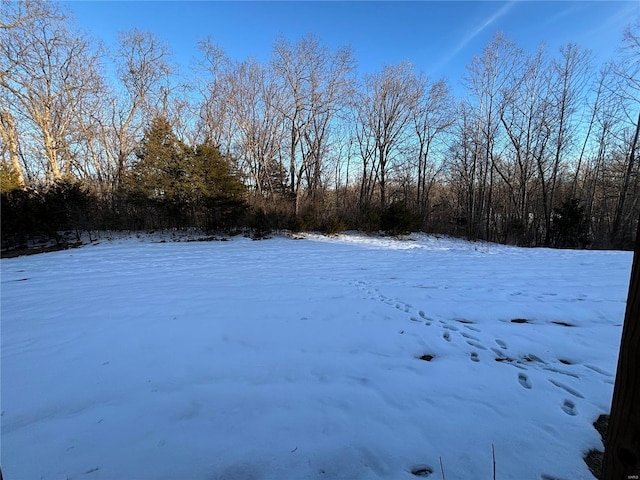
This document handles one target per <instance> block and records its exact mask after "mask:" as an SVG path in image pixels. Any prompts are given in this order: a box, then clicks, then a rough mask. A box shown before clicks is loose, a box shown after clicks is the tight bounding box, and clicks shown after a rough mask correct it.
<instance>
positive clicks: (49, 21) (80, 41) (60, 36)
mask: <svg viewBox="0 0 640 480" xmlns="http://www.w3.org/2000/svg"><path fill="white" fill-rule="evenodd" d="M15 5H16V8H18V9H19V8H21V7H20V6H21V5H22V4H21V3H16V4H15ZM26 5H27V7H25V9H26V11H27V12H31V13H33V12H37V14H33V15H28V16H26V17H23V18H22V20H21V21H19V22H14V23H13V24H12V25H13V26H12V28H3V29H2V31H1V34H2V38H1V41H0V70H1V71H2V75H0V91H1V96H0V102H1V105H0V106H1V107H2V112H3V113H2V122H0V123H1V124H2V132H3V138H4V137H7V138H9V140H10V141H9V143H8V144H9V145H10V150H11V151H13V153H12V154H11V155H12V156H13V159H12V164H13V163H14V162H15V150H16V148H15V145H16V143H17V142H16V141H15V136H16V132H17V135H23V136H27V135H29V134H31V133H35V132H37V137H36V138H34V140H33V142H34V145H38V146H39V150H40V151H41V152H42V153H43V156H44V159H45V160H46V172H47V174H48V175H49V176H50V177H51V178H52V179H54V180H59V179H61V178H62V177H63V175H71V173H72V169H73V168H74V164H73V159H72V157H71V155H70V154H69V152H70V135H71V133H72V130H73V128H74V126H75V124H74V121H75V120H76V112H77V111H78V109H79V108H80V107H79V106H80V105H82V104H83V103H84V102H86V101H87V97H88V96H89V95H90V94H91V92H92V89H93V85H92V79H93V78H95V65H96V63H97V57H96V54H95V52H94V51H92V48H91V45H90V43H89V41H88V40H87V39H86V38H85V37H84V36H82V35H81V34H80V33H78V32H73V31H71V30H70V29H69V26H68V22H67V18H66V17H65V16H64V15H63V14H62V13H61V12H60V11H59V10H58V8H57V6H56V5H55V4H51V3H46V4H44V3H43V4H38V7H37V9H35V10H34V9H31V7H29V6H28V5H29V3H27V4H26ZM16 117H19V121H20V122H21V123H22V122H24V123H25V124H27V123H28V124H29V125H30V126H25V127H24V128H17V129H16V128H15V124H16ZM14 168H15V166H14Z"/></svg>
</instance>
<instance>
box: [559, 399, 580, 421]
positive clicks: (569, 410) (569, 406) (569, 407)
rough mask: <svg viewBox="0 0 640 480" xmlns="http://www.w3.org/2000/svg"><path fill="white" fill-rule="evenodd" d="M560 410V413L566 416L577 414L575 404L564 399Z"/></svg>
mask: <svg viewBox="0 0 640 480" xmlns="http://www.w3.org/2000/svg"><path fill="white" fill-rule="evenodd" d="M560 408H562V411H563V412H564V413H566V414H567V415H571V416H572V417H573V416H575V415H576V413H577V412H576V404H575V403H573V402H572V401H571V400H568V399H566V398H565V399H564V400H563V401H562V406H561V407H560Z"/></svg>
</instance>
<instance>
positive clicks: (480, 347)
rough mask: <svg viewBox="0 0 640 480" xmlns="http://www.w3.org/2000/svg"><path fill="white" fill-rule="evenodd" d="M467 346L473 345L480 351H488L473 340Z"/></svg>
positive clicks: (468, 341)
mask: <svg viewBox="0 0 640 480" xmlns="http://www.w3.org/2000/svg"><path fill="white" fill-rule="evenodd" d="M467 344H469V345H471V346H472V347H476V348H479V349H480V350H486V349H487V347H485V346H484V345H482V344H481V343H478V342H474V341H472V340H467Z"/></svg>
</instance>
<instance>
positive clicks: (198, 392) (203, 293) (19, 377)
mask: <svg viewBox="0 0 640 480" xmlns="http://www.w3.org/2000/svg"><path fill="white" fill-rule="evenodd" d="M631 260H632V253H630V252H594V251H569V250H564V251H563V250H547V249H520V248H511V247H504V246H497V245H487V244H474V243H468V242H463V241H459V240H451V239H436V238H434V237H429V236H422V235H414V236H413V237H412V239H411V240H405V241H399V240H393V239H382V238H372V237H365V236H359V235H355V234H352V235H342V236H339V237H337V238H326V237H322V236H316V235H307V236H305V238H304V239H302V240H293V239H290V238H286V237H276V238H273V239H270V240H265V241H259V242H253V241H251V240H249V239H246V238H239V237H238V238H233V239H231V240H229V241H227V242H191V243H185V242H180V243H171V242H168V243H158V242H151V241H149V239H136V238H129V239H121V240H114V241H110V242H102V243H100V244H98V245H91V246H86V247H84V248H81V249H77V250H67V251H61V252H55V253H48V254H42V255H35V256H30V257H21V258H14V259H3V260H2V261H1V267H2V275H1V280H2V297H1V300H2V303H1V307H2V311H1V313H2V324H1V327H2V330H1V333H2V338H1V346H2V385H1V386H2V390H1V399H2V407H1V409H2V417H1V423H2V444H1V452H2V456H1V465H2V469H3V473H4V474H5V478H6V479H7V480H14V479H18V480H20V479H64V480H67V479H88V480H89V479H178V478H179V479H234V480H248V479H256V480H257V479H261V480H262V479H264V480H267V479H273V480H276V479H277V480H280V479H352V478H353V479H389V480H391V479H393V480H402V479H412V478H417V477H416V474H422V475H427V474H428V471H429V470H432V471H433V473H432V474H431V475H429V477H430V478H433V479H440V478H441V474H440V460H439V459H440V457H442V462H443V464H444V470H445V475H446V478H447V479H448V480H454V479H464V480H473V479H478V480H480V479H482V480H486V479H490V478H492V474H493V473H492V468H493V467H492V458H491V445H492V443H493V444H494V445H495V453H496V462H497V465H496V466H497V478H498V479H500V480H506V479H514V480H520V479H522V480H525V479H534V480H553V479H563V480H564V479H566V480H577V479H591V478H593V477H592V476H591V474H590V473H589V470H588V469H587V467H586V465H585V464H584V462H583V460H582V456H583V452H584V451H586V450H588V449H590V448H601V441H600V438H599V435H598V433H597V432H596V431H595V429H594V428H593V427H592V425H591V424H592V422H593V421H594V420H595V419H596V418H597V416H598V415H599V414H601V413H605V412H608V411H609V404H610V401H611V394H612V390H613V380H614V374H615V366H616V360H617V353H618V347H619V341H620V333H621V323H622V321H623V316H624V307H625V301H626V295H627V290H628V281H629V273H630V267H631ZM514 320H515V321H514ZM420 357H423V358H424V359H421V358H420ZM412 471H413V472H414V473H412Z"/></svg>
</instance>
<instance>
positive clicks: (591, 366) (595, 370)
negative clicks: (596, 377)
mask: <svg viewBox="0 0 640 480" xmlns="http://www.w3.org/2000/svg"><path fill="white" fill-rule="evenodd" d="M585 368H588V369H589V370H591V371H593V372H596V373H599V374H600V375H604V376H605V377H613V375H611V374H610V373H609V372H607V371H606V370H603V369H601V368H599V367H596V366H594V365H585Z"/></svg>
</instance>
